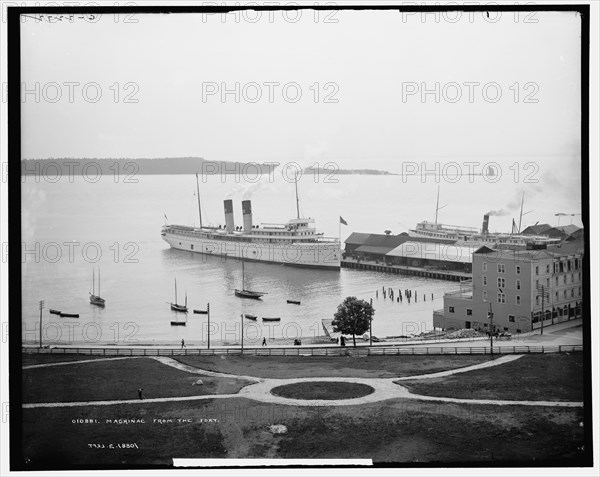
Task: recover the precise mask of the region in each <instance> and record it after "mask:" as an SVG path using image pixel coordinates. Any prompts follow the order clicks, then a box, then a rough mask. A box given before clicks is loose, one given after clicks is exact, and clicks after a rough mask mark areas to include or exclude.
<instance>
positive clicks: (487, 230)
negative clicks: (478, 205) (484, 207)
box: [481, 214, 490, 235]
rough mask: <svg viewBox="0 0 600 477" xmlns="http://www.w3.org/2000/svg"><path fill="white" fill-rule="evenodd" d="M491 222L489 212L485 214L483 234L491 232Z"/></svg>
mask: <svg viewBox="0 0 600 477" xmlns="http://www.w3.org/2000/svg"><path fill="white" fill-rule="evenodd" d="M489 223H490V216H489V215H488V214H485V215H484V216H483V225H482V227H481V233H482V235H487V233H488V232H489Z"/></svg>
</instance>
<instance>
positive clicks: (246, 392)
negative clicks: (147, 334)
mask: <svg viewBox="0 0 600 477" xmlns="http://www.w3.org/2000/svg"><path fill="white" fill-rule="evenodd" d="M522 356H523V355H509V356H502V357H500V358H497V359H495V360H493V361H487V362H484V363H479V364H475V365H472V366H466V367H464V368H458V369H452V370H448V371H441V372H438V373H431V374H423V375H420V376H408V377H403V378H351V377H344V376H339V377H321V378H290V379H266V378H256V377H254V376H239V375H235V374H226V373H217V372H214V371H208V370H204V369H200V368H194V367H192V366H189V365H186V364H183V363H180V362H178V361H175V360H174V359H172V358H168V357H163V356H155V357H150V358H151V359H155V360H156V361H158V362H160V363H162V364H164V365H166V366H171V367H173V368H175V369H178V370H180V371H184V372H187V373H192V374H198V375H204V376H213V377H226V378H235V379H246V380H249V381H252V382H254V384H251V385H249V386H246V387H244V388H242V389H241V390H240V391H239V393H237V394H211V395H202V396H185V397H169V398H153V399H127V400H114V401H83V402H55V403H28V404H23V408H24V409H33V408H56V407H82V406H110V405H115V404H146V403H155V402H178V401H196V400H206V399H227V398H240V397H243V398H247V399H251V400H254V401H259V402H268V403H272V404H281V405H288V406H354V405H360V404H369V403H374V402H379V401H385V400H388V399H399V398H400V399H402V398H404V399H414V400H421V401H437V402H450V403H459V404H482V405H498V406H555V407H582V406H583V403H582V402H564V401H507V400H495V399H458V398H449V397H436V396H423V395H420V394H412V393H410V392H409V391H408V389H406V388H405V387H404V386H401V385H399V384H396V383H397V382H398V381H403V380H418V379H432V378H440V377H445V376H450V375H453V374H457V373H466V372H469V371H474V370H477V369H483V368H490V367H493V366H500V365H502V364H505V363H509V362H511V361H515V360H517V359H519V358H521V357H522ZM137 358H138V357H134V358H133V359H137ZM110 359H115V358H110ZM116 359H132V358H130V357H126V358H116ZM96 361H100V360H97V359H94V360H85V361H69V362H65V363H51V364H43V365H33V366H28V367H25V368H24V369H30V368H39V367H45V366H62V365H67V364H80V363H89V362H96ZM102 361H104V360H102ZM315 381H318V382H331V381H335V382H346V383H357V384H364V385H367V386H370V387H371V388H373V390H374V392H373V393H371V394H368V395H366V396H362V397H358V398H353V399H331V400H330V399H327V400H324V399H312V400H309V399H290V398H284V397H280V396H276V395H275V394H272V393H271V390H272V389H273V388H275V387H278V386H284V385H287V384H295V383H302V382H315ZM232 437H233V436H232Z"/></svg>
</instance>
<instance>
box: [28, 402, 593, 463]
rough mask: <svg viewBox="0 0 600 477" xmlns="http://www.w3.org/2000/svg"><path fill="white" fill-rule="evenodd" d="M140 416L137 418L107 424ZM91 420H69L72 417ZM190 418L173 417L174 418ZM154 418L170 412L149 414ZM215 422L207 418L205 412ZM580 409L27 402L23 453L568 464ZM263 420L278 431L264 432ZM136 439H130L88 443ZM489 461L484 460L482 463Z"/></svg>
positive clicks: (46, 457) (117, 459)
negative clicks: (30, 405) (43, 405)
mask: <svg viewBox="0 0 600 477" xmlns="http://www.w3.org/2000/svg"><path fill="white" fill-rule="evenodd" d="M119 417H120V418H129V419H132V418H143V419H144V420H145V421H146V423H145V424H130V425H125V424H123V425H117V424H107V423H105V421H106V419H114V418H119ZM78 418H79V419H85V418H87V419H93V420H97V421H98V423H97V424H72V420H73V419H78ZM178 418H179V419H186V420H187V419H191V420H192V422H191V423H188V422H185V423H178V422H176V419H178ZM154 419H172V420H173V421H174V422H173V423H168V424H158V423H154V422H153V420H154ZM213 419H214V420H216V422H209V421H211V420H213ZM581 420H582V411H581V409H553V410H551V411H549V410H548V409H547V408H522V407H521V408H519V407H517V408H514V407H510V408H500V407H497V406H468V405H454V404H450V405H443V406H442V405H437V404H434V403H424V402H417V401H410V400H390V401H385V402H384V403H382V404H369V405H362V406H343V407H327V408H323V407H321V408H309V407H295V406H282V405H271V404H264V403H257V402H253V401H249V400H246V399H243V398H233V399H228V400H226V401H219V400H212V401H195V402H190V403H144V404H143V405H139V406H135V407H132V406H130V405H129V406H126V405H120V406H111V407H89V408H84V409H79V408H77V409H40V410H37V409H29V410H27V411H26V412H25V413H24V425H25V426H24V428H25V443H26V444H25V446H24V452H25V456H27V458H29V459H30V461H31V465H32V467H34V466H37V465H39V466H42V467H44V466H46V467H47V466H48V465H50V466H58V468H60V466H61V464H62V465H65V464H67V465H68V466H84V467H85V466H90V467H94V466H97V465H99V464H104V465H107V464H111V465H124V466H133V465H170V463H171V458H172V457H186V458H221V457H222V458H342V459H343V458H372V459H373V460H374V461H375V462H403V463H406V462H416V463H438V464H443V463H450V464H457V463H482V464H483V465H494V464H495V463H506V462H511V463H521V464H527V463H529V464H535V465H539V464H540V463H542V462H545V461H546V462H550V461H552V462H555V463H558V464H562V465H569V464H570V465H574V464H575V463H577V462H579V460H580V459H582V452H581V446H582V445H583V428H582V427H580V422H581ZM272 424H283V425H285V426H287V428H288V433H287V434H279V435H273V434H271V433H270V432H268V427H269V426H270V425H272ZM118 442H121V443H135V444H137V446H138V448H137V449H108V448H104V449H102V448H101V449H90V448H89V447H88V444H94V443H95V444H98V445H105V446H107V445H108V444H109V443H118ZM486 463H489V464H486Z"/></svg>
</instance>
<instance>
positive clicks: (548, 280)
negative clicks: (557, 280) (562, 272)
mask: <svg viewBox="0 0 600 477" xmlns="http://www.w3.org/2000/svg"><path fill="white" fill-rule="evenodd" d="M546 286H547V287H549V286H550V278H546Z"/></svg>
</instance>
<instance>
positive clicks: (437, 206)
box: [435, 186, 440, 225]
mask: <svg viewBox="0 0 600 477" xmlns="http://www.w3.org/2000/svg"><path fill="white" fill-rule="evenodd" d="M438 210H440V186H438V191H437V202H436V203H435V223H436V225H437V221H438Z"/></svg>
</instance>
